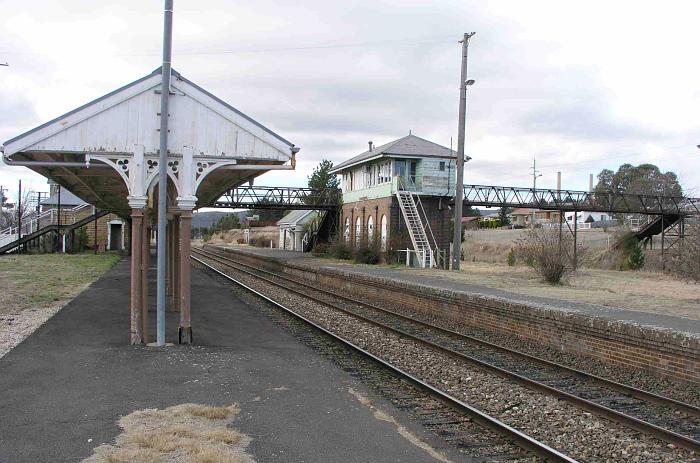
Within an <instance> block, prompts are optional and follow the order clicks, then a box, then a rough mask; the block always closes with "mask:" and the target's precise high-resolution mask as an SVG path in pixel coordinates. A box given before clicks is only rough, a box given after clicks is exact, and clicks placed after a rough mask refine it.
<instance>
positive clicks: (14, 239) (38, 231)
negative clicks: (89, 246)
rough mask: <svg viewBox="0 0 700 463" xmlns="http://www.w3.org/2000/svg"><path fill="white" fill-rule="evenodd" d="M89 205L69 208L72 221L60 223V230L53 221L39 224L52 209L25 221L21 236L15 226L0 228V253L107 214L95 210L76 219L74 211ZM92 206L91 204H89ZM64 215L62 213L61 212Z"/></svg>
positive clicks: (107, 212)
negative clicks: (43, 224)
mask: <svg viewBox="0 0 700 463" xmlns="http://www.w3.org/2000/svg"><path fill="white" fill-rule="evenodd" d="M88 206H89V205H81V206H78V207H76V208H73V209H70V210H69V211H68V212H70V213H73V216H72V218H73V222H72V223H66V224H61V227H60V230H59V227H58V225H57V224H55V223H49V224H48V225H45V226H43V227H42V226H41V219H42V218H45V217H48V216H49V214H48V212H52V211H47V212H46V213H42V214H39V215H37V216H35V217H33V218H31V219H30V220H28V221H27V225H24V224H23V226H22V237H21V238H20V237H19V236H20V234H19V230H18V229H17V227H11V228H9V229H7V230H2V231H0V254H4V253H6V252H11V251H14V250H16V249H17V248H19V247H20V246H21V245H23V244H26V243H29V242H30V241H32V240H35V239H37V238H39V237H41V236H43V235H45V234H47V233H51V232H54V233H63V234H66V233H70V232H72V231H74V230H76V229H78V228H80V227H83V226H85V225H87V224H89V223H91V222H93V221H95V220H97V219H99V218H100V217H103V216H105V215H107V214H109V211H97V212H95V213H93V214H91V215H88V216H87V217H84V218H82V219H80V220H76V219H77V216H76V213H77V212H78V211H80V210H81V209H84V208H86V207H88ZM89 207H92V206H89ZM62 215H64V213H62ZM53 219H54V217H53V214H51V221H52V220H53Z"/></svg>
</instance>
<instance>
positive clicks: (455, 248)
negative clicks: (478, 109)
mask: <svg viewBox="0 0 700 463" xmlns="http://www.w3.org/2000/svg"><path fill="white" fill-rule="evenodd" d="M474 34H476V32H470V33H468V34H467V33H465V34H464V37H463V39H462V41H461V42H462V72H461V74H460V82H459V128H458V132H457V168H456V170H457V179H456V181H455V218H454V236H453V238H452V270H456V271H459V264H460V260H461V259H462V200H463V197H464V128H465V124H466V115H467V85H471V84H468V83H467V52H468V50H469V39H470V38H471V37H472V36H473V35H474ZM471 83H474V82H473V81H471Z"/></svg>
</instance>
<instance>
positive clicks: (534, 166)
mask: <svg viewBox="0 0 700 463" xmlns="http://www.w3.org/2000/svg"><path fill="white" fill-rule="evenodd" d="M537 177H542V174H541V173H540V171H539V170H537V163H536V160H535V157H534V156H533V157H532V198H533V200H535V201H537ZM531 226H532V228H535V209H534V208H533V209H532V224H531Z"/></svg>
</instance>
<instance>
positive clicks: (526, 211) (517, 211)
mask: <svg viewBox="0 0 700 463" xmlns="http://www.w3.org/2000/svg"><path fill="white" fill-rule="evenodd" d="M538 211H539V209H532V208H529V207H519V208H518V209H515V210H513V212H511V213H510V214H508V215H531V214H532V213H533V212H538Z"/></svg>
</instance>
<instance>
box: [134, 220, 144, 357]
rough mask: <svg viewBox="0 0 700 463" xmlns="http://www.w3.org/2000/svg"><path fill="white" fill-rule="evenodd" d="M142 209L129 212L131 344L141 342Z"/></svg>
mask: <svg viewBox="0 0 700 463" xmlns="http://www.w3.org/2000/svg"><path fill="white" fill-rule="evenodd" d="M142 227H143V209H132V210H131V344H141V343H142V342H143V332H142V331H141V330H142V320H141V316H142V313H141V228H142Z"/></svg>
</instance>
